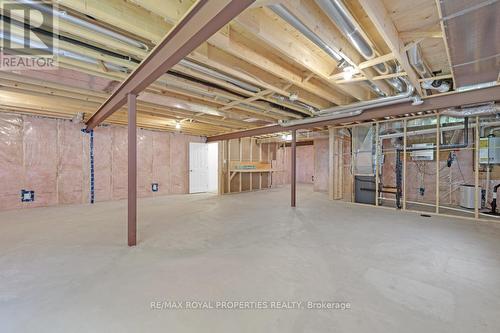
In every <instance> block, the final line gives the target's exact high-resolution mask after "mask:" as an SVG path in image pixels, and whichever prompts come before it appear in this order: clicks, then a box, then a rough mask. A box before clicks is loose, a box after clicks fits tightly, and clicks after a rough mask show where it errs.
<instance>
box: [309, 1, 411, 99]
mask: <svg viewBox="0 0 500 333" xmlns="http://www.w3.org/2000/svg"><path fill="white" fill-rule="evenodd" d="M316 3H317V4H318V5H319V6H320V7H321V9H323V11H324V12H325V13H326V14H327V15H328V17H330V19H331V20H332V21H333V23H334V24H335V25H336V26H337V28H338V29H339V30H340V31H341V32H342V33H343V34H344V35H345V36H346V38H347V39H348V40H349V41H350V42H351V43H352V45H353V46H354V47H355V48H356V50H358V52H359V53H360V54H361V55H362V56H363V57H364V58H365V59H366V60H369V59H373V58H375V56H376V54H375V51H374V50H373V48H372V46H371V44H370V43H369V41H368V38H367V37H366V36H365V35H364V33H363V32H362V31H361V29H360V28H359V26H358V25H357V24H356V23H355V22H356V20H355V19H354V17H353V16H352V15H351V13H350V12H349V10H348V9H347V8H346V7H345V6H344V4H343V3H342V1H341V0H316ZM374 68H375V70H376V71H377V72H378V73H380V74H381V75H384V74H389V73H393V72H394V70H395V69H394V68H393V66H390V65H388V64H385V63H380V64H377V65H375V66H374ZM386 81H387V82H388V83H389V84H390V85H391V86H393V87H394V89H396V91H398V92H402V91H403V90H404V86H403V84H402V83H401V81H400V80H399V79H397V78H391V79H387V80H386Z"/></svg>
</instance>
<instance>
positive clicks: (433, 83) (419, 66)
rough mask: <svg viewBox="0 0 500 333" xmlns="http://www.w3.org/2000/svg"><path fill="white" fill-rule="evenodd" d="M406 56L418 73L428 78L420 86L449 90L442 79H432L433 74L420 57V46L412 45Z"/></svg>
mask: <svg viewBox="0 0 500 333" xmlns="http://www.w3.org/2000/svg"><path fill="white" fill-rule="evenodd" d="M407 54H408V58H409V60H410V64H411V65H412V67H413V68H415V70H416V71H417V72H418V73H419V74H420V76H421V77H422V78H424V79H427V78H428V79H429V80H426V81H424V82H422V88H424V89H433V90H437V91H439V92H447V91H449V90H450V88H451V87H450V84H449V83H447V82H445V81H443V80H434V79H432V77H433V74H432V73H431V71H430V70H429V68H428V67H427V65H426V64H425V63H424V60H423V58H422V53H421V51H420V47H419V46H418V44H416V45H413V47H411V48H410V49H409V50H408V51H407Z"/></svg>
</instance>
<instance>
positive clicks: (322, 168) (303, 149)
mask: <svg viewBox="0 0 500 333" xmlns="http://www.w3.org/2000/svg"><path fill="white" fill-rule="evenodd" d="M273 168H274V169H275V170H277V172H274V173H273V185H274V186H280V185H285V184H290V174H291V172H290V171H291V148H290V147H286V148H283V147H280V148H278V150H277V152H276V160H273ZM313 179H314V180H313ZM297 183H303V184H314V189H315V191H327V190H328V140H318V141H315V144H314V145H313V146H299V147H297Z"/></svg>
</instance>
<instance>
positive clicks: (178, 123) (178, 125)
mask: <svg viewBox="0 0 500 333" xmlns="http://www.w3.org/2000/svg"><path fill="white" fill-rule="evenodd" d="M175 129H178V130H179V129H181V123H180V122H178V121H176V122H175Z"/></svg>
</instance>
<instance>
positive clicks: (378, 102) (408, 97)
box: [279, 79, 415, 127]
mask: <svg viewBox="0 0 500 333" xmlns="http://www.w3.org/2000/svg"><path fill="white" fill-rule="evenodd" d="M403 80H404V81H405V83H406V84H407V91H406V92H404V93H402V94H399V95H396V96H389V97H382V98H378V99H375V100H370V101H361V102H357V103H354V104H350V105H345V106H335V107H332V108H328V109H323V110H321V111H317V112H313V113H314V114H315V115H316V117H310V118H305V119H297V120H280V121H279V124H280V125H281V126H283V127H290V126H295V125H302V124H308V123H314V122H318V121H322V120H331V119H341V118H347V117H352V116H356V115H360V114H362V113H363V112H364V111H365V110H369V109H373V108H375V107H381V106H388V105H393V104H399V103H404V102H414V101H415V97H413V93H414V92H415V88H414V87H413V86H412V85H411V84H409V83H408V81H407V80H406V79H403Z"/></svg>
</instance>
